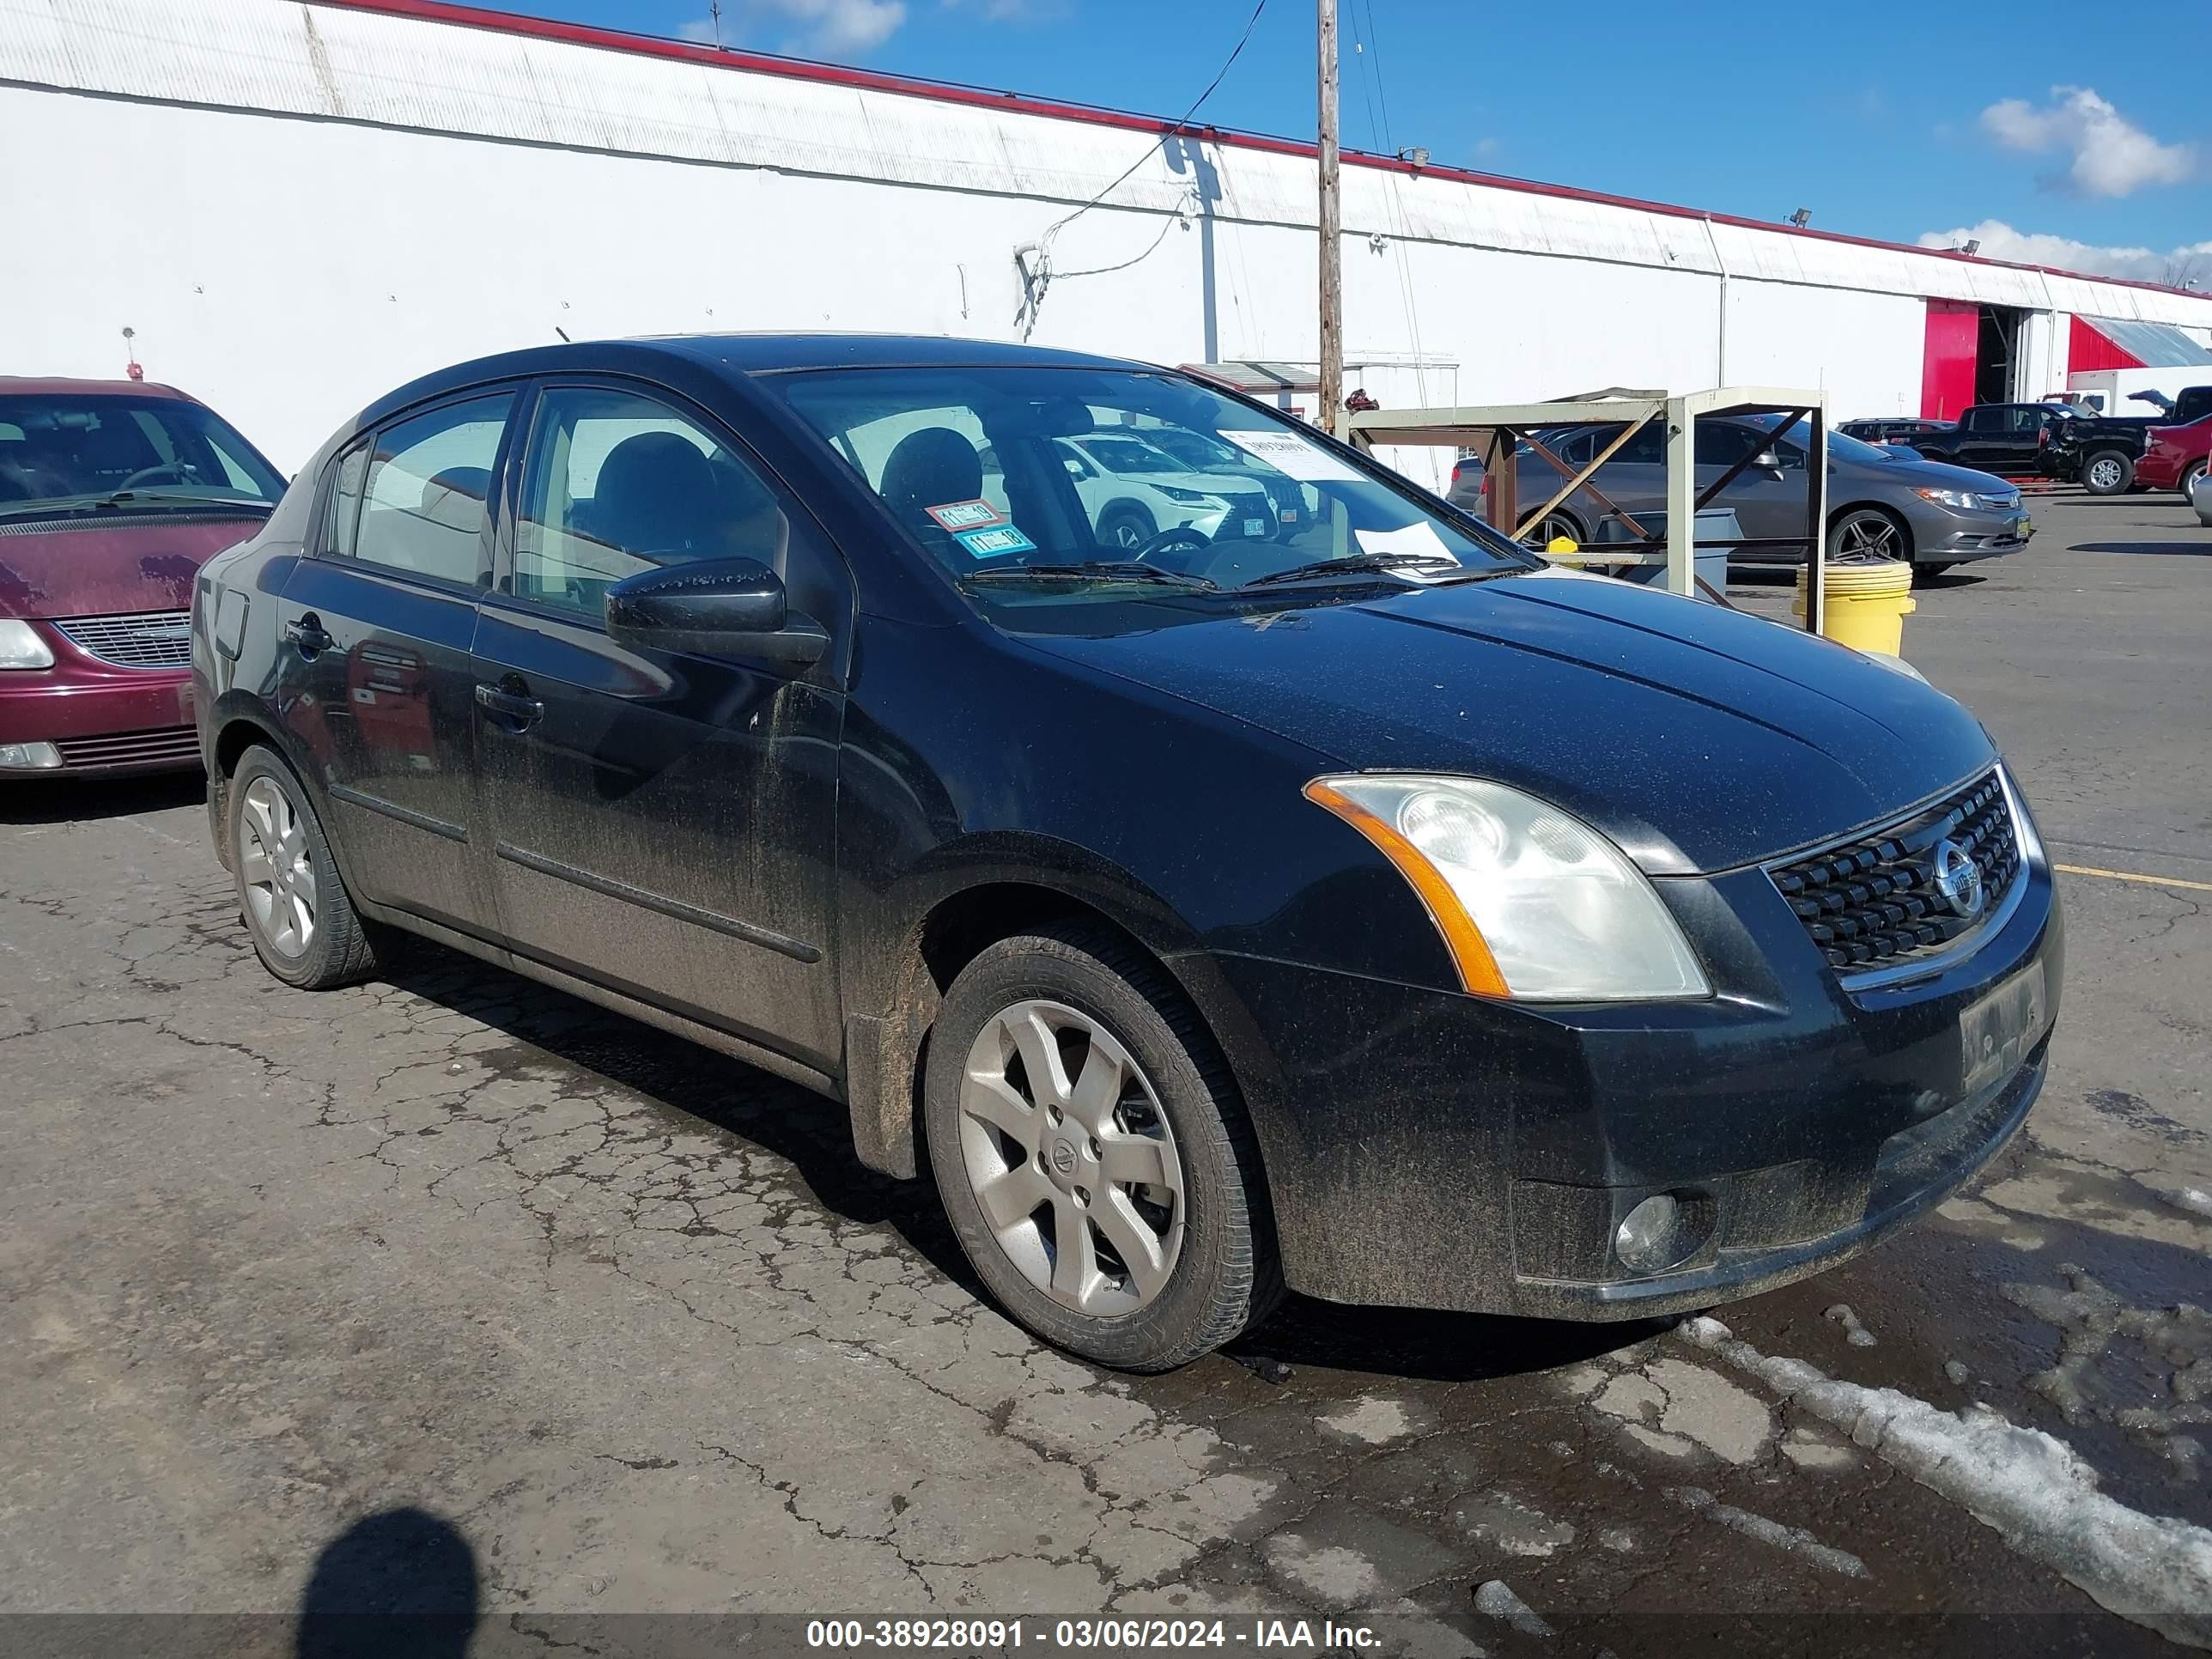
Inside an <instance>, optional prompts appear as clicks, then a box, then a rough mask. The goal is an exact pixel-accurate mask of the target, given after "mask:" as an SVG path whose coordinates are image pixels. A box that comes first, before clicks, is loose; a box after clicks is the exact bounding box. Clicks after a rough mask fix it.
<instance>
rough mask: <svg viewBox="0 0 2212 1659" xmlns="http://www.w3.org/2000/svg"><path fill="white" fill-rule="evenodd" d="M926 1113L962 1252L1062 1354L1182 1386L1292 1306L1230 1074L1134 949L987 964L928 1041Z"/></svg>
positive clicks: (1023, 942)
mask: <svg viewBox="0 0 2212 1659" xmlns="http://www.w3.org/2000/svg"><path fill="white" fill-rule="evenodd" d="M922 1109H923V1117H924V1129H925V1132H926V1133H927V1140H928V1147H929V1158H930V1163H931V1165H932V1168H933V1171H934V1173H935V1175H936V1178H937V1186H938V1190H939V1193H940V1194H942V1195H943V1198H944V1201H945V1212H946V1214H947V1215H948V1216H949V1217H950V1218H951V1222H952V1227H953V1231H954V1232H955V1233H956V1234H957V1237H959V1240H960V1244H961V1248H962V1249H963V1250H964V1251H965V1252H966V1253H967V1256H968V1260H969V1262H970V1263H972V1264H973V1265H974V1267H975V1271H976V1273H978V1274H979V1275H980V1276H981V1279H982V1280H983V1282H984V1284H985V1285H987V1287H988V1288H989V1289H990V1291H991V1293H992V1294H993V1295H994V1296H995V1297H997V1298H998V1299H999V1301H1000V1303H1001V1304H1003V1305H1004V1306H1005V1307H1006V1310H1007V1311H1008V1312H1010V1313H1011V1314H1012V1316H1014V1318H1015V1319H1016V1320H1017V1321H1018V1322H1020V1323H1021V1324H1023V1325H1024V1326H1025V1327H1027V1328H1029V1329H1030V1331H1032V1332H1034V1333H1035V1334H1036V1335H1038V1336H1041V1337H1042V1338H1043V1339H1044V1340H1047V1341H1048V1342H1052V1343H1054V1344H1056V1345H1057V1346H1060V1347H1063V1348H1066V1349H1067V1350H1068V1351H1069V1352H1073V1353H1077V1354H1080V1355H1082V1356H1084V1357H1085V1358H1089V1359H1094V1360H1097V1361H1098V1362H1099V1363H1101V1364H1107V1365H1112V1366H1116V1367H1119V1368H1121V1369H1123V1370H1137V1371H1158V1370H1170V1369H1171V1368H1173V1367H1175V1366H1177V1365H1181V1364H1185V1363H1186V1362H1188V1361H1189V1360H1192V1359H1194V1358H1198V1356H1200V1354H1203V1353H1205V1352H1208V1351H1209V1350H1211V1349H1212V1348H1216V1347H1218V1346H1220V1345H1221V1344H1222V1343H1224V1342H1226V1341H1228V1340H1230V1339H1231V1337H1233V1336H1235V1335H1237V1333H1238V1332H1240V1331H1242V1330H1243V1329H1244V1328H1246V1327H1247V1326H1248V1325H1249V1324H1251V1323H1252V1322H1255V1320H1257V1319H1260V1318H1262V1317H1264V1316H1266V1314H1267V1310H1268V1309H1269V1308H1270V1307H1272V1306H1273V1304H1274V1302H1275V1300H1276V1298H1277V1297H1278V1296H1279V1284H1280V1280H1279V1275H1278V1272H1277V1269H1276V1267H1275V1263H1274V1255H1273V1237H1272V1229H1271V1227H1270V1225H1269V1224H1268V1220H1267V1198H1266V1191H1265V1188H1264V1184H1263V1180H1262V1176H1261V1170H1260V1159H1259V1153H1258V1150H1257V1146H1256V1144H1255V1140H1254V1138H1253V1134H1252V1129H1251V1124H1250V1121H1249V1119H1248V1118H1247V1117H1246V1116H1245V1114H1244V1110H1243V1104H1242V1102H1241V1100H1240V1099H1239V1097H1238V1095H1237V1087H1236V1084H1235V1082H1234V1080H1233V1079H1231V1076H1230V1074H1229V1070H1228V1066H1227V1065H1226V1063H1225V1061H1224V1060H1222V1058H1221V1057H1220V1055H1219V1054H1218V1051H1217V1050H1216V1049H1215V1048H1214V1046H1213V1044H1212V1042H1211V1041H1210V1039H1209V1038H1208V1036H1207V1035H1206V1032H1205V1031H1204V1030H1203V1028H1202V1027H1201V1026H1200V1024H1199V1023H1198V1020H1197V1018H1196V1016H1195V1015H1194V1013H1193V1012H1191V1011H1190V1009H1189V1008H1188V1005H1186V1004H1185V1003H1184V1002H1183V1001H1182V998H1181V997H1180V996H1179V995H1178V994H1176V989H1175V987H1173V985H1172V984H1171V983H1170V982H1169V981H1167V980H1166V978H1165V977H1164V975H1162V974H1161V973H1160V972H1159V970H1158V969H1156V968H1155V967H1153V966H1152V964H1151V963H1150V962H1148V961H1147V960H1146V958H1144V957H1141V956H1140V955H1139V953H1138V952H1137V951H1134V950H1133V948H1131V947H1130V946H1128V945H1125V944H1123V943H1121V941H1120V940H1118V939H1114V938H1112V937H1111V936H1109V935H1107V934H1105V933H1102V932H1097V931H1093V930H1091V929H1087V928H1082V927H1064V928H1057V929H1048V930H1043V931H1041V932H1039V933H1033V934H1026V935H1023V936H1020V937H1017V938H1014V939H1003V940H1001V941H1000V942H999V943H998V944H995V945H992V946H990V947H989V948H988V949H987V950H985V951H983V952H982V953H981V955H979V956H978V957H976V958H975V960H974V961H973V962H971V963H969V964H968V966H967V967H966V968H965V969H963V970H962V971H961V973H960V975H959V976H958V977H957V979H955V980H954V981H953V983H952V986H951V989H950V990H949V991H948V992H947V993H946V994H945V1003H944V1006H943V1007H942V1008H941V1009H940V1010H939V1014H938V1018H937V1022H936V1024H935V1026H934V1028H933V1030H932V1031H931V1034H930V1039H929V1060H928V1066H927V1073H926V1076H925V1079H924V1090H923V1103H922Z"/></svg>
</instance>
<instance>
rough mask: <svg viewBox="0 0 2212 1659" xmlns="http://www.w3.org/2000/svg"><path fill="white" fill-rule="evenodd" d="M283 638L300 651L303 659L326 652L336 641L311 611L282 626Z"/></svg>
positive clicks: (320, 619)
mask: <svg viewBox="0 0 2212 1659" xmlns="http://www.w3.org/2000/svg"><path fill="white" fill-rule="evenodd" d="M284 637H285V638H286V639H288V640H289V641H292V643H293V644H294V645H295V646H297V647H299V649H300V654H301V656H303V657H312V656H313V655H314V654H315V653H317V652H319V651H327V650H329V649H330V648H331V647H332V646H334V645H336V644H337V641H336V640H334V639H332V638H331V635H330V634H329V632H328V631H327V630H326V629H325V628H324V627H323V623H322V618H321V617H318V616H316V615H315V613H314V612H313V611H309V612H307V615H306V616H304V617H294V618H293V619H292V620H291V621H290V622H288V623H285V624H284Z"/></svg>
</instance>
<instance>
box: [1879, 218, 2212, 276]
mask: <svg viewBox="0 0 2212 1659" xmlns="http://www.w3.org/2000/svg"><path fill="white" fill-rule="evenodd" d="M1970 241H1971V242H1979V243H1980V244H1981V245H1982V246H1981V253H1982V257H1983V258H1988V259H2010V260H2012V261H2014V262H2015V264H2023V265H2052V266H2055V267H2057V269H2059V270H2080V271H2086V272H2087V273H2088V274H2090V275H2091V276H2124V277H2127V278H2129V279H2130V280H2131V281H2134V282H2139V283H2176V282H2178V281H2179V279H2181V278H2182V277H2185V276H2196V277H2197V282H2198V284H2199V286H2203V284H2204V283H2205V282H2206V279H2207V274H2208V273H2212V242H2191V243H2189V244H2187V245H2186V246H2182V247H2177V248H2172V249H2169V250H2167V251H2166V252H2163V253H2161V252H2159V251H2158V250H2157V249H2156V248H2148V247H2105V246H2099V245H2098V244H2096V243H2094V242H2077V241H2075V240H2074V239H2073V238H2072V237H2070V236H2054V235H2051V234H2049V233H2047V232H2043V231H2030V230H2015V229H2014V228H2012V227H2011V226H2010V225H2008V224H2007V223H2005V222H2004V221H2003V220H2002V219H1984V220H1983V221H1982V222H1981V223H1979V224H1978V225H1961V226H1960V227H1959V228H1957V229H1955V230H1931V231H1929V232H1927V233H1926V234H1924V235H1923V236H1922V237H1921V238H1920V246H1923V247H1964V246H1966V244H1967V243H1968V242H1970Z"/></svg>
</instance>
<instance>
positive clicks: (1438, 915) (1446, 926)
mask: <svg viewBox="0 0 2212 1659" xmlns="http://www.w3.org/2000/svg"><path fill="white" fill-rule="evenodd" d="M1305 798H1306V799H1308V800H1310V801H1311V802H1313V804H1314V805H1316V806H1322V807H1326V808H1328V811H1332V812H1334V813H1335V814H1336V816H1337V817H1340V818H1342V819H1343V820H1344V821H1345V822H1346V823H1348V824H1350V825H1351V826H1352V828H1353V829H1357V830H1358V831H1359V833H1360V834H1361V835H1363V836H1366V837H1367V839H1368V840H1370V841H1371V842H1374V843H1375V845H1376V848H1379V849H1380V850H1381V852H1382V854H1383V857H1384V858H1386V859H1388V860H1390V862H1391V863H1392V864H1394V865H1395V866H1397V867H1398V873H1399V874H1400V875H1401V876H1403V877H1405V878H1406V879H1407V881H1408V882H1409V883H1411V884H1413V891H1414V892H1416V893H1417V894H1419V896H1420V900H1421V903H1422V904H1423V905H1424V906H1425V908H1427V910H1428V913H1429V920H1430V921H1433V922H1434V923H1436V926H1437V933H1441V934H1442V935H1443V941H1444V948H1445V949H1446V950H1447V951H1449V952H1450V953H1451V959H1452V965H1453V966H1454V967H1455V968H1456V969H1458V970H1459V982H1460V987H1461V988H1462V990H1465V991H1468V992H1469V993H1470V994H1473V995H1475V996H1479V997H1503V996H1510V995H1511V994H1512V993H1511V992H1510V991H1508V990H1507V989H1506V988H1505V975H1503V974H1501V973H1499V972H1498V961H1497V958H1496V957H1492V955H1491V954H1490V946H1489V945H1487V944H1486V943H1485V942H1484V940H1483V937H1482V930H1481V929H1480V928H1479V927H1476V926H1475V925H1474V917H1473V916H1470V915H1468V913H1467V907H1466V906H1465V905H1463V904H1462V903H1461V902H1459V895H1458V894H1456V893H1455V892H1453V891H1452V890H1451V884H1450V883H1449V882H1447V881H1446V880H1445V879H1444V878H1443V876H1441V875H1439V874H1438V873H1437V867H1436V866H1434V865H1432V864H1431V863H1430V862H1429V861H1428V860H1427V859H1425V858H1424V857H1422V856H1421V852H1420V849H1419V848H1417V847H1415V846H1414V845H1413V842H1409V841H1407V839H1406V838H1405V836H1401V835H1400V834H1399V833H1398V831H1397V829H1395V827H1394V826H1392V825H1390V824H1389V823H1384V822H1383V820H1382V819H1381V818H1379V817H1376V815H1375V814H1374V813H1372V812H1370V811H1368V810H1367V809H1366V808H1365V807H1364V806H1362V805H1360V804H1359V803H1358V801H1356V800H1353V799H1351V798H1350V797H1349V796H1347V795H1345V794H1343V793H1340V792H1339V791H1337V790H1335V789H1333V788H1331V787H1329V785H1328V783H1327V781H1324V780H1322V779H1320V778H1316V779H1315V780H1314V781H1312V782H1311V783H1310V784H1308V785H1307V786H1306V787H1305Z"/></svg>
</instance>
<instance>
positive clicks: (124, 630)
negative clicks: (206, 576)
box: [54, 611, 192, 668]
mask: <svg viewBox="0 0 2212 1659" xmlns="http://www.w3.org/2000/svg"><path fill="white" fill-rule="evenodd" d="M54 626H55V627H56V628H58V629H60V630H61V631H62V633H63V634H64V635H67V636H68V637H69V638H70V640H71V641H75V643H76V646H77V647H78V649H80V650H82V651H83V652H85V653H87V654H88V655H91V656H94V657H97V658H99V659H100V661H102V662H112V663H113V664H114V665H116V666H117V667H118V668H190V667H191V665H192V613H191V611H135V612H131V613H127V614H125V615H122V616H115V617H70V618H69V619H68V620H67V621H66V622H58V623H55V624H54Z"/></svg>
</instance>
